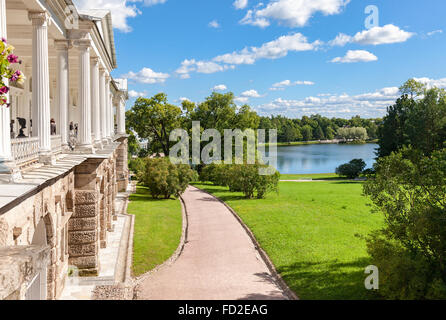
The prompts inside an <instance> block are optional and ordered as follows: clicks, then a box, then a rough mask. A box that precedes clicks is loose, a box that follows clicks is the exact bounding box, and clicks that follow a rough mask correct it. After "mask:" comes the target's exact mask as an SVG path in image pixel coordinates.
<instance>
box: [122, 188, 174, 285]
mask: <svg viewBox="0 0 446 320" xmlns="http://www.w3.org/2000/svg"><path fill="white" fill-rule="evenodd" d="M128 212H129V213H130V214H133V215H135V232H134V244H133V274H134V275H135V276H138V275H141V274H143V273H145V272H148V271H150V270H152V269H153V268H155V267H156V266H158V265H160V264H162V263H163V262H164V261H166V260H167V259H169V258H170V256H171V255H172V254H173V253H174V252H175V250H176V249H177V247H178V245H179V243H180V239H181V233H182V213H181V203H180V201H179V200H155V199H152V197H151V196H150V194H148V190H147V189H146V188H144V187H138V189H137V193H136V194H133V195H131V196H130V203H129V207H128Z"/></svg>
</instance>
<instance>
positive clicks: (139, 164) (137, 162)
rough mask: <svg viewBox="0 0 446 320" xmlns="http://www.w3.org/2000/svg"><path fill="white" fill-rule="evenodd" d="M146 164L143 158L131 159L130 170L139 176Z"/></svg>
mask: <svg viewBox="0 0 446 320" xmlns="http://www.w3.org/2000/svg"><path fill="white" fill-rule="evenodd" d="M145 165H146V163H145V160H144V159H142V158H136V159H131V160H129V170H130V171H132V172H133V173H134V174H135V175H136V176H137V177H138V176H139V175H140V174H141V173H143V172H144V169H145Z"/></svg>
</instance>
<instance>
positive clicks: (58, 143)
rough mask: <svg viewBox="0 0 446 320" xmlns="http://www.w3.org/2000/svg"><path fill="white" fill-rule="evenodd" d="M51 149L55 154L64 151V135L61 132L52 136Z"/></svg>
mask: <svg viewBox="0 0 446 320" xmlns="http://www.w3.org/2000/svg"><path fill="white" fill-rule="evenodd" d="M51 151H52V152H53V154H58V153H61V152H62V136H61V135H60V134H58V135H55V136H51Z"/></svg>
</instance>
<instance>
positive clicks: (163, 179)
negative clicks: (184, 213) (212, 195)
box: [139, 158, 198, 199]
mask: <svg viewBox="0 0 446 320" xmlns="http://www.w3.org/2000/svg"><path fill="white" fill-rule="evenodd" d="M144 161H145V168H144V169H145V170H144V172H143V173H142V174H140V175H139V178H140V182H141V183H142V185H144V186H145V187H147V188H148V189H149V190H150V193H151V194H152V197H153V198H160V197H164V198H165V199H169V198H170V197H171V196H175V197H179V196H180V195H181V194H182V193H183V192H184V191H186V188H187V186H188V185H189V183H190V182H191V181H194V180H197V179H198V177H197V173H196V172H195V171H194V170H192V169H191V168H190V167H189V166H188V165H174V164H172V163H171V162H170V160H169V159H168V158H154V159H145V160H144Z"/></svg>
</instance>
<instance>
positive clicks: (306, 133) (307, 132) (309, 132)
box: [301, 125, 313, 141]
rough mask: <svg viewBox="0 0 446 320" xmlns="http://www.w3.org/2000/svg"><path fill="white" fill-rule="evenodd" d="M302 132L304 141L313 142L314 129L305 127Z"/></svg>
mask: <svg viewBox="0 0 446 320" xmlns="http://www.w3.org/2000/svg"><path fill="white" fill-rule="evenodd" d="M301 132H302V138H303V139H304V141H311V140H312V139H313V129H312V128H311V126H309V125H304V126H303V127H302V130H301Z"/></svg>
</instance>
